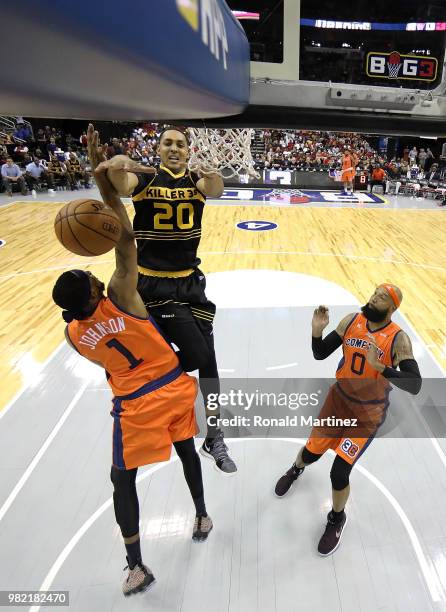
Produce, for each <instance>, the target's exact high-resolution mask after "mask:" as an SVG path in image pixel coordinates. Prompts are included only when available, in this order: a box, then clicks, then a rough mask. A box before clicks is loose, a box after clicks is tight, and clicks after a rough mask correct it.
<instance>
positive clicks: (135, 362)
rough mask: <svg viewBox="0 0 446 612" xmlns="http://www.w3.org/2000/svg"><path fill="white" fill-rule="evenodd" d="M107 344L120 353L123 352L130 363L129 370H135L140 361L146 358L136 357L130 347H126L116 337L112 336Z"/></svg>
mask: <svg viewBox="0 0 446 612" xmlns="http://www.w3.org/2000/svg"><path fill="white" fill-rule="evenodd" d="M105 344H106V346H108V348H114V349H116V350H117V351H118V352H119V353H121V355H122V356H123V357H125V358H126V359H127V361H128V362H129V364H130V366H129V370H133V369H134V368H136V367H137V366H139V364H140V363H142V362H143V361H144V359H136V357H135V356H134V355H133V353H131V352H130V351H129V349H128V348H126V347H125V346H124V345H123V344H121V343H120V342H119V340H116V338H112V339H111V340H109V341H108V342H106V343H105Z"/></svg>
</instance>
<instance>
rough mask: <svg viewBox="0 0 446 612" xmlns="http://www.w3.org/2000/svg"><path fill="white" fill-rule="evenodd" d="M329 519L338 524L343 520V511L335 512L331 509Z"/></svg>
mask: <svg viewBox="0 0 446 612" xmlns="http://www.w3.org/2000/svg"><path fill="white" fill-rule="evenodd" d="M331 518H332V520H333V522H334V523H335V524H337V523H340V522H341V521H342V519H343V518H344V510H341V511H340V512H335V511H334V510H333V508H332V510H331Z"/></svg>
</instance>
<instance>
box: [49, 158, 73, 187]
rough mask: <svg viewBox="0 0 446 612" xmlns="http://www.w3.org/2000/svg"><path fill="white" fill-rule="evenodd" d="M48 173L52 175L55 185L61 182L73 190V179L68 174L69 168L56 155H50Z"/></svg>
mask: <svg viewBox="0 0 446 612" xmlns="http://www.w3.org/2000/svg"><path fill="white" fill-rule="evenodd" d="M48 172H49V173H50V174H51V175H52V177H53V180H54V182H55V183H56V182H59V183H60V184H61V185H64V186H65V187H67V188H70V189H72V182H71V181H70V178H71V177H70V176H69V174H68V171H67V167H66V166H65V164H64V163H62V162H61V161H59V159H57V157H56V156H55V155H50V162H49V164H48Z"/></svg>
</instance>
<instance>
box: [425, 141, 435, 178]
mask: <svg viewBox="0 0 446 612" xmlns="http://www.w3.org/2000/svg"><path fill="white" fill-rule="evenodd" d="M433 163H434V154H433V153H432V151H431V150H430V148H429V147H427V149H426V164H425V166H424V170H425V171H426V172H427V171H428V170H430V167H431V166H432V164H433Z"/></svg>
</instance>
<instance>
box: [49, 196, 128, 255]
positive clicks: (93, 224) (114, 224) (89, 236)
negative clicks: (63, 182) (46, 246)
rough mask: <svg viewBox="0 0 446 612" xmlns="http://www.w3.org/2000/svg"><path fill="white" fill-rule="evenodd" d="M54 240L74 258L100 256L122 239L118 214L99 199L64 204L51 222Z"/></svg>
mask: <svg viewBox="0 0 446 612" xmlns="http://www.w3.org/2000/svg"><path fill="white" fill-rule="evenodd" d="M54 230H55V232H56V236H57V239H58V240H59V242H60V243H61V244H63V246H64V247H65V248H66V249H68V250H69V251H71V252H72V253H76V255H85V257H91V256H93V255H102V254H103V253H107V252H108V251H110V250H111V249H112V248H113V247H114V246H115V245H116V243H117V242H118V240H119V238H120V236H121V230H122V227H121V222H120V220H119V218H118V216H117V214H116V213H115V212H114V211H113V210H112V209H111V208H108V206H105V204H103V202H99V201H98V200H73V201H72V202H68V204H65V206H64V207H63V208H61V209H60V210H59V212H58V213H57V216H56V219H55V220H54Z"/></svg>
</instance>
